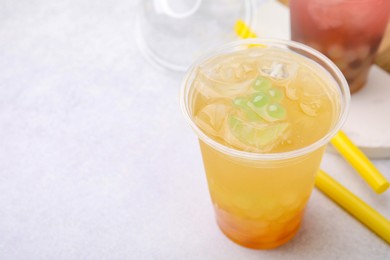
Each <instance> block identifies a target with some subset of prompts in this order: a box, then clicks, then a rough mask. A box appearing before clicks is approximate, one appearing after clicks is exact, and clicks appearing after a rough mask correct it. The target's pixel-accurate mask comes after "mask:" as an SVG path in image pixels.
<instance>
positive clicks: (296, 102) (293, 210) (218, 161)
mask: <svg viewBox="0 0 390 260" xmlns="http://www.w3.org/2000/svg"><path fill="white" fill-rule="evenodd" d="M349 98H350V96H349V90H348V85H347V83H346V81H345V79H344V77H343V76H342V73H341V72H340V71H339V70H338V69H337V67H336V66H335V65H334V64H333V63H332V62H331V61H330V60H328V59H327V58H326V57H325V56H323V55H322V54H320V53H319V52H317V51H315V50H313V49H311V48H309V47H307V46H305V45H302V44H299V43H293V42H288V41H276V40H259V39H251V40H242V41H238V42H234V43H231V44H229V45H226V46H224V47H222V48H221V49H219V50H217V51H215V52H213V53H211V54H209V55H208V56H207V57H205V58H203V59H201V60H199V61H198V62H196V63H195V64H194V65H193V66H192V67H191V68H190V70H189V72H188V73H187V75H186V77H185V79H184V82H183V88H182V93H181V105H182V109H183V112H184V115H185V117H186V119H187V120H188V122H189V124H190V125H191V126H192V127H193V129H194V130H195V132H196V134H197V135H198V137H199V141H200V148H201V152H202V157H203V162H204V167H205V171H206V176H207V181H208V186H209V191H210V195H211V199H212V202H213V205H214V209H215V213H216V219H217V223H218V225H219V227H220V229H221V230H222V232H224V234H225V235H226V236H227V237H229V238H230V239H231V240H233V241H235V242H236V243H238V244H240V245H243V246H246V247H250V248H259V249H268V248H274V247H277V246H279V245H281V244H283V243H285V242H287V241H288V240H290V239H291V238H292V237H293V236H294V234H295V233H296V232H297V231H298V229H299V226H300V224H301V220H302V216H303V213H304V209H305V206H306V203H307V201H308V199H309V197H310V194H311V191H312V189H313V186H314V178H315V175H316V173H317V171H318V169H319V166H320V162H321V158H322V155H323V153H324V149H325V146H326V144H327V142H328V141H329V140H330V138H332V136H333V135H334V134H335V133H336V132H337V131H338V130H339V128H340V127H341V125H342V123H343V122H344V120H345V117H346V111H347V107H348V105H349Z"/></svg>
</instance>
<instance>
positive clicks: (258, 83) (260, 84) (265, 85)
mask: <svg viewBox="0 0 390 260" xmlns="http://www.w3.org/2000/svg"><path fill="white" fill-rule="evenodd" d="M271 87H272V83H271V81H270V80H269V79H267V78H264V77H258V78H257V79H256V80H255V81H254V82H253V88H254V89H255V90H268V89H270V88H271Z"/></svg>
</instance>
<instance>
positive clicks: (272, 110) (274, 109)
mask: <svg viewBox="0 0 390 260" xmlns="http://www.w3.org/2000/svg"><path fill="white" fill-rule="evenodd" d="M267 112H268V115H269V116H271V117H273V118H276V119H283V118H284V117H285V116H286V110H285V109H284V107H282V105H280V104H278V103H272V104H270V105H268V107H267Z"/></svg>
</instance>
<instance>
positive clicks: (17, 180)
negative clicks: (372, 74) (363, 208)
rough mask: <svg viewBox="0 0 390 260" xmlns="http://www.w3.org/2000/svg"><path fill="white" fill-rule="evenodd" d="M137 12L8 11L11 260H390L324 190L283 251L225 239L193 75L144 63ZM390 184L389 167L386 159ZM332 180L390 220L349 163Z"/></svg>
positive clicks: (329, 160)
mask: <svg viewBox="0 0 390 260" xmlns="http://www.w3.org/2000/svg"><path fill="white" fill-rule="evenodd" d="M134 13H135V2H133V1H111V2H110V1H103V0H99V1H93V0H88V1H87V0H83V1H66V0H63V1H57V3H55V2H54V1H39V0H36V1H28V0H24V1H22V0H20V1H13V0H3V1H1V2H0V39H1V41H0V259H7V260H8V259H389V258H390V250H389V246H388V244H386V243H385V242H384V241H382V240H381V239H379V238H378V237H377V236H376V235H374V234H373V233H371V232H370V231H369V230H367V229H366V228H365V227H363V226H362V225H361V224H360V223H358V222H357V221H355V220H354V219H353V218H351V217H350V216H349V215H348V214H347V213H345V212H344V211H343V210H342V209H340V208H339V207H338V206H336V205H335V204H334V203H333V202H331V201H329V200H328V199H327V198H326V197H325V196H323V195H322V194H321V193H319V192H318V191H314V193H313V196H312V198H311V200H310V203H309V205H308V209H307V212H306V216H305V220H304V223H303V226H302V229H301V230H300V232H299V233H298V235H297V236H296V237H295V238H294V239H293V240H292V241H291V242H290V243H288V244H287V245H285V246H283V247H281V248H279V249H276V250H272V251H256V250H249V249H245V248H242V247H240V246H237V245H235V244H234V243H232V242H230V241H229V240H228V239H227V238H225V237H224V236H223V235H222V233H221V232H220V231H219V230H218V228H217V226H216V224H215V222H214V219H213V212H212V208H211V204H210V200H209V197H208V193H207V187H206V181H205V177H204V173H203V167H202V163H201V158H200V152H199V149H198V144H197V141H196V139H195V136H194V134H193V133H192V132H191V130H190V128H189V127H187V125H186V124H185V122H184V120H183V119H182V116H181V112H180V109H179V105H178V88H179V83H180V76H179V75H173V74H169V73H163V72H159V71H156V70H154V69H153V67H151V66H150V65H149V64H148V63H146V62H145V61H144V59H143V58H142V56H141V55H140V54H139V53H138V50H137V48H136V46H135V41H134V39H133V25H134V23H133V22H134ZM375 164H376V165H378V167H379V168H380V169H381V170H382V171H383V172H384V174H385V175H386V176H387V177H389V178H390V161H389V160H381V161H375ZM323 168H324V169H325V170H326V171H328V172H329V173H330V174H331V175H333V176H334V177H335V178H336V179H338V180H339V181H340V182H342V183H344V184H345V185H346V186H347V187H348V188H350V189H351V190H352V191H353V192H355V193H356V194H358V195H359V196H360V197H362V198H363V199H364V200H366V201H367V202H368V203H369V204H371V205H372V206H374V207H375V208H377V209H378V210H379V211H380V212H381V213H382V214H384V215H385V216H387V218H389V217H390V192H387V193H385V194H383V195H381V196H378V195H375V194H374V193H373V192H372V191H371V190H370V189H369V188H368V187H367V185H366V184H365V183H364V182H363V181H362V180H361V179H360V178H359V177H358V176H357V174H355V172H354V171H353V170H352V169H351V168H350V166H349V165H348V164H346V163H345V162H344V161H343V160H342V159H341V158H340V157H339V156H337V155H334V154H327V155H326V156H325V158H324V162H323Z"/></svg>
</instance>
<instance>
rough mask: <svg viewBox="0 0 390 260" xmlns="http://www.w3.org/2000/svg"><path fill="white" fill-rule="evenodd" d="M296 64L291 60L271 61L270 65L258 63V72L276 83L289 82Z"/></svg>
mask: <svg viewBox="0 0 390 260" xmlns="http://www.w3.org/2000/svg"><path fill="white" fill-rule="evenodd" d="M297 70H298V64H295V63H293V62H291V61H287V60H286V61H273V62H272V63H271V65H267V64H266V63H264V64H260V74H261V75H263V76H266V77H268V78H270V79H272V80H274V81H275V82H278V83H288V82H291V81H292V80H293V79H294V78H295V75H296V74H297Z"/></svg>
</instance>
